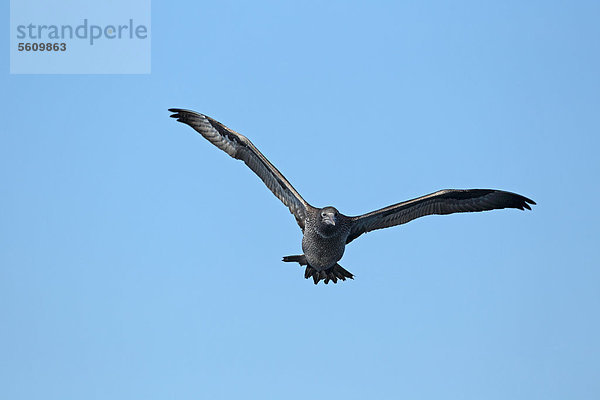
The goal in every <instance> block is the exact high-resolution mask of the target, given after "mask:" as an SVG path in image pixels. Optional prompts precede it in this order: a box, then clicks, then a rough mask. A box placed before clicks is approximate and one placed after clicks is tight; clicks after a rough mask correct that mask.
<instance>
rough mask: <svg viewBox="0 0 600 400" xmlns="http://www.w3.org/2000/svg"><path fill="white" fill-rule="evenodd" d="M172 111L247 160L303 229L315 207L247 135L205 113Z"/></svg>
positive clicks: (177, 117) (223, 146)
mask: <svg viewBox="0 0 600 400" xmlns="http://www.w3.org/2000/svg"><path fill="white" fill-rule="evenodd" d="M169 111H171V112H173V113H175V114H173V115H171V117H172V118H176V119H177V121H179V122H183V123H184V124H187V125H189V126H191V127H192V128H194V129H195V130H196V131H197V132H198V133H200V134H201V135H202V136H204V137H205V138H206V139H207V140H208V141H209V142H211V143H212V144H214V145H215V146H217V147H218V148H219V149H221V150H223V151H224V152H225V153H227V154H229V155H230V156H231V157H233V158H236V159H238V160H242V161H243V162H244V163H246V165H247V166H248V167H250V169H251V170H252V171H254V173H255V174H256V175H258V177H259V178H260V179H262V181H263V182H264V183H265V185H267V187H268V188H269V189H270V190H271V192H273V194H274V195H275V196H277V198H278V199H279V200H281V201H282V202H283V204H285V205H286V206H287V207H288V208H289V209H290V212H291V213H292V214H294V217H296V221H297V222H298V225H300V228H301V229H302V230H304V223H305V220H306V214H307V210H308V208H309V207H312V206H311V205H310V204H308V203H307V202H306V201H304V199H303V198H302V196H300V194H299V193H298V192H297V191H296V189H294V187H293V186H292V185H291V184H290V183H289V182H288V180H287V179H285V177H284V176H283V174H282V173H281V172H279V171H278V170H277V168H275V166H274V165H273V164H271V163H270V162H269V160H267V158H266V157H265V156H264V155H263V154H262V153H261V152H260V151H258V149H257V148H256V147H255V146H254V145H253V144H252V142H251V141H250V140H248V138H247V137H245V136H243V135H241V134H239V133H237V132H236V131H234V130H232V129H229V128H227V127H226V126H225V125H223V124H221V123H220V122H218V121H215V120H214V119H212V118H210V117H208V116H206V115H203V114H200V113H197V112H194V111H189V110H182V109H179V108H171V109H169Z"/></svg>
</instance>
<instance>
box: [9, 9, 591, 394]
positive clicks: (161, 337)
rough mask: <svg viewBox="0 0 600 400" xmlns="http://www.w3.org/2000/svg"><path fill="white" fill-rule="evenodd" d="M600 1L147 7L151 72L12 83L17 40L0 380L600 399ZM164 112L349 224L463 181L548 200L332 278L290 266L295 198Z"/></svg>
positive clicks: (464, 221)
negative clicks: (191, 123)
mask: <svg viewBox="0 0 600 400" xmlns="http://www.w3.org/2000/svg"><path fill="white" fill-rule="evenodd" d="M599 15H600V6H599V3H598V2H592V1H590V2H585V1H576V2H570V3H567V2H554V1H544V2H542V1H534V2H527V4H523V2H516V1H510V2H502V4H492V3H491V2H487V4H483V3H482V2H452V3H451V4H449V3H447V2H412V3H400V2H375V3H366V2H364V3H363V2H329V3H328V4H327V5H324V4H322V3H320V2H302V3H292V2H287V3H283V2H260V1H259V2H252V3H246V2H213V3H199V2H186V1H183V2H178V3H177V4H176V5H175V4H171V3H169V4H167V3H164V2H154V3H153V4H152V29H151V37H152V73H151V74H149V75H10V74H9V73H8V71H9V60H8V54H9V49H8V41H7V40H5V41H4V42H3V43H4V44H3V45H2V46H1V47H2V51H1V52H0V54H2V56H1V57H2V61H3V65H4V66H5V73H4V74H2V76H1V79H2V87H3V91H2V92H3V95H2V96H1V97H0V98H1V99H2V104H1V106H2V109H3V110H4V114H3V115H4V125H5V126H4V128H3V129H2V133H1V135H0V179H1V181H2V187H3V189H2V196H0V318H1V320H2V322H3V323H2V329H0V343H1V344H0V353H1V354H2V357H1V359H2V363H0V397H1V398H6V399H41V398H43V399H63V400H64V399H133V398H144V399H164V398H176V399H199V398H200V399H234V398H235V399H238V398H252V399H270V398H273V399H280V398H287V399H305V398H345V399H364V398H367V396H368V398H381V399H391V398H410V399H440V398H444V399H482V398H484V399H545V400H548V399H565V398H569V399H597V398H598V396H600V379H598V378H599V371H600V361H599V360H600V342H599V340H598V338H599V337H600V321H599V318H598V309H599V308H600V289H599V285H598V282H599V281H600V270H599V268H598V267H599V265H598V257H597V254H596V253H597V246H598V224H599V222H600V220H599V219H600V218H599V212H598V210H597V207H596V200H597V199H598V198H599V196H600V189H599V186H598V183H597V181H598V175H599V172H600V168H599V167H600V165H599V161H598V148H599V144H600V143H599V139H598V133H599V132H600V120H599V114H598V111H599V110H600V73H599V71H600V56H599V51H598V50H599V48H598V37H600V36H599V35H600V25H599V24H598V16H599ZM5 19H8V8H7V7H5ZM170 107H182V108H190V109H194V110H197V111H200V112H203V113H206V114H207V115H210V116H213V117H214V118H216V119H218V120H220V121H221V122H223V123H225V124H226V125H228V126H229V127H231V128H233V129H235V130H237V131H239V132H241V133H243V134H244V135H246V136H248V137H249V138H250V139H251V140H252V141H253V142H254V143H255V144H256V145H257V146H258V147H259V148H260V149H261V150H262V151H263V153H264V154H265V155H266V156H267V157H269V158H270V160H271V161H272V162H273V163H274V164H275V165H276V166H277V167H278V168H279V169H280V170H281V171H282V172H283V173H284V174H285V175H286V176H287V177H288V179H289V180H290V181H291V182H292V184H294V186H295V187H296V189H298V191H299V192H300V193H301V194H302V195H303V197H304V198H305V199H306V200H307V201H309V202H310V203H312V204H314V205H316V206H325V205H335V206H336V207H337V208H338V209H339V210H340V211H341V212H343V213H346V214H349V215H356V214H361V213H363V212H367V211H370V210H373V209H376V208H379V207H383V206H386V205H389V204H393V203H396V202H399V201H402V200H406V199H410V198H413V197H417V196H420V195H423V194H426V193H430V192H433V191H435V190H438V189H443V188H477V187H480V188H499V189H505V190H509V191H514V192H518V193H521V194H523V195H526V196H527V197H530V198H532V199H534V200H535V201H537V202H538V206H536V207H535V208H534V210H533V212H520V211H517V210H501V211H495V212H489V213H477V214H460V215H450V216H432V217H426V218H422V219H419V220H416V221H413V222H411V223H409V224H407V225H403V226H400V227H396V228H393V229H387V230H383V231H377V232H373V233H370V234H368V235H365V236H363V237H361V238H360V239H358V240H356V241H355V242H353V243H352V244H351V245H350V246H349V247H348V248H347V250H346V254H345V255H344V258H343V259H342V261H341V265H342V266H344V267H345V268H346V269H348V270H349V271H351V272H353V273H354V274H355V275H356V279H355V280H354V281H350V282H343V283H342V284H338V285H331V284H330V285H328V286H324V285H322V284H321V285H318V286H314V285H313V284H312V283H311V282H309V281H306V280H304V279H303V272H302V270H301V269H300V268H299V267H298V266H297V265H291V264H284V263H282V262H281V261H280V260H281V257H282V256H285V255H290V254H297V253H298V252H299V251H300V250H301V247H300V240H301V232H300V230H299V229H298V228H297V226H296V223H295V221H294V219H293V217H292V216H291V215H290V214H289V212H288V210H287V209H286V208H285V207H284V206H282V205H281V204H280V203H279V201H278V200H277V199H276V198H275V197H274V196H273V195H272V194H271V193H270V192H269V191H268V190H267V189H266V188H265V187H264V186H263V185H262V183H261V182H260V180H259V179H258V178H257V177H256V176H254V175H253V174H252V173H251V171H250V170H248V169H247V168H246V167H245V166H244V165H243V164H242V163H240V162H236V161H234V160H232V159H230V158H228V157H227V155H226V154H224V153H222V152H220V151H219V150H218V149H216V148H214V147H213V146H211V145H210V144H209V143H208V142H207V141H206V140H204V139H203V138H202V137H200V136H199V135H197V134H195V133H194V132H193V131H192V130H191V129H190V128H188V127H185V126H183V125H180V124H177V123H176V122H175V121H174V120H172V119H170V118H168V116H169V113H168V112H167V108H170ZM324 174H325V177H324Z"/></svg>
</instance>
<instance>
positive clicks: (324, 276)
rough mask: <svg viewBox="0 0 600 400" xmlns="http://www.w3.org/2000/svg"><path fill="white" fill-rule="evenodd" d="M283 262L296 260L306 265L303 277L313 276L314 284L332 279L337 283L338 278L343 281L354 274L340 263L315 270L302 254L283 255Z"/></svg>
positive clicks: (326, 282) (351, 277)
mask: <svg viewBox="0 0 600 400" xmlns="http://www.w3.org/2000/svg"><path fill="white" fill-rule="evenodd" d="M283 261H284V262H297V263H298V264H300V265H306V270H305V271H304V278H305V279H309V278H311V277H312V278H313V282H314V283H315V285H316V284H317V283H319V282H320V281H323V282H324V283H325V284H326V285H327V284H328V283H329V281H333V283H337V281H338V280H342V281H345V280H346V278H350V279H354V275H352V273H350V272H349V271H347V270H346V269H344V268H343V267H342V266H341V265H340V264H335V265H334V266H333V267H330V268H327V269H325V270H317V269H315V268H313V267H311V266H310V265H309V264H308V261H306V256H305V255H304V254H302V255H298V256H285V257H283Z"/></svg>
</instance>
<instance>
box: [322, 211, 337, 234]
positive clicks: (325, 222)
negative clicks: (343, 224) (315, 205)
mask: <svg viewBox="0 0 600 400" xmlns="http://www.w3.org/2000/svg"><path fill="white" fill-rule="evenodd" d="M339 215H340V213H339V212H338V210H336V209H335V208H334V207H325V208H322V209H321V210H320V211H319V222H320V224H319V225H321V226H322V227H323V228H325V229H327V228H330V229H331V228H333V227H335V225H336V224H337V223H338V219H339Z"/></svg>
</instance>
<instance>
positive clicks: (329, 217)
mask: <svg viewBox="0 0 600 400" xmlns="http://www.w3.org/2000/svg"><path fill="white" fill-rule="evenodd" d="M323 222H324V223H326V224H327V225H332V226H335V217H334V216H333V214H326V215H325V216H324V217H323Z"/></svg>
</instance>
